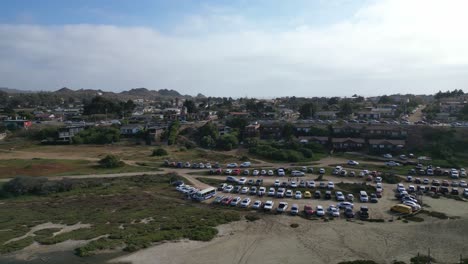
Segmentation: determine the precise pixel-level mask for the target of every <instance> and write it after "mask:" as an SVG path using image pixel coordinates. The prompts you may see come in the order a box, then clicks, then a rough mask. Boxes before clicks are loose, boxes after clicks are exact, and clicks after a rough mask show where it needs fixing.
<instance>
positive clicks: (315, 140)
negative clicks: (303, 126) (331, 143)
mask: <svg viewBox="0 0 468 264" xmlns="http://www.w3.org/2000/svg"><path fill="white" fill-rule="evenodd" d="M297 139H298V140H299V142H301V143H304V144H307V143H310V142H313V143H316V144H320V145H327V144H328V137H315V136H303V137H298V138H297Z"/></svg>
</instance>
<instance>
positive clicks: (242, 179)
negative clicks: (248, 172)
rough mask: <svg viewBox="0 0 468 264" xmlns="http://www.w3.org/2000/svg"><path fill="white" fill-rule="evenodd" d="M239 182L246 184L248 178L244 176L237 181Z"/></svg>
mask: <svg viewBox="0 0 468 264" xmlns="http://www.w3.org/2000/svg"><path fill="white" fill-rule="evenodd" d="M237 182H238V183H239V184H242V185H244V184H245V183H246V182H247V179H246V178H244V177H242V178H240V179H239V181H237Z"/></svg>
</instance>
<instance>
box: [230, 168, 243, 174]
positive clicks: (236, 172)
mask: <svg viewBox="0 0 468 264" xmlns="http://www.w3.org/2000/svg"><path fill="white" fill-rule="evenodd" d="M240 173H241V171H240V170H239V169H235V170H232V173H231V175H240Z"/></svg>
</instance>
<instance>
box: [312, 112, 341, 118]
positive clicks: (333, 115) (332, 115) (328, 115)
mask: <svg viewBox="0 0 468 264" xmlns="http://www.w3.org/2000/svg"><path fill="white" fill-rule="evenodd" d="M336 113H338V112H337V111H318V112H316V113H315V115H314V116H315V118H319V119H336Z"/></svg>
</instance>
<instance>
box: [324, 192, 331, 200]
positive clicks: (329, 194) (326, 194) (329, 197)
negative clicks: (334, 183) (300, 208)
mask: <svg viewBox="0 0 468 264" xmlns="http://www.w3.org/2000/svg"><path fill="white" fill-rule="evenodd" d="M331 197H332V192H331V191H326V192H325V199H327V200H330V199H331Z"/></svg>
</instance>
